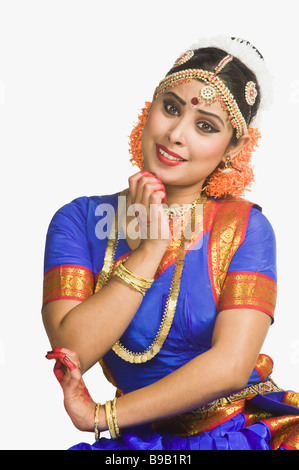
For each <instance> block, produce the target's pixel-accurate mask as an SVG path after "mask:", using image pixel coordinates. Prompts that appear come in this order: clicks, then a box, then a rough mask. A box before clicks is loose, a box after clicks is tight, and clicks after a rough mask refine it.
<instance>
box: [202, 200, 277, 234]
mask: <svg viewBox="0 0 299 470" xmlns="http://www.w3.org/2000/svg"><path fill="white" fill-rule="evenodd" d="M211 203H212V204H213V205H216V206H217V205H218V210H216V211H215V214H216V218H218V219H223V220H224V221H225V220H226V221H227V222H228V221H229V220H230V219H231V220H235V221H237V220H238V221H239V223H240V224H246V225H247V232H250V231H261V232H264V233H268V234H270V233H274V231H273V227H272V225H271V222H270V220H269V219H268V217H267V216H266V215H265V214H264V212H263V208H262V207H261V206H260V205H259V204H257V203H255V202H252V201H251V200H248V199H245V198H234V197H228V198H222V199H212V201H211Z"/></svg>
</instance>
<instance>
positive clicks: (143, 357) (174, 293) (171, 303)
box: [95, 190, 205, 364]
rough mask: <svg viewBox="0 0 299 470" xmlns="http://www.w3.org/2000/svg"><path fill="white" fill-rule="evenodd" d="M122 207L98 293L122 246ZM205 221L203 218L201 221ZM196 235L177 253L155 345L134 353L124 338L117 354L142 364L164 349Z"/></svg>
mask: <svg viewBox="0 0 299 470" xmlns="http://www.w3.org/2000/svg"><path fill="white" fill-rule="evenodd" d="M122 195H126V196H127V195H128V190H126V191H124V192H123V193H122ZM204 200H205V197H203V196H200V197H199V198H198V199H197V200H196V201H195V202H196V203H198V204H200V203H202V202H204ZM194 208H195V204H194V203H193V204H192V207H191V226H192V227H195V210H194ZM118 210H119V208H118V206H117V209H116V214H115V218H114V222H113V224H112V227H111V232H110V234H109V239H108V243H107V248H106V252H105V257H104V264H103V268H102V270H101V273H100V275H99V278H98V281H97V284H96V288H95V292H98V291H99V290H100V289H101V288H102V287H104V285H105V284H106V283H107V282H108V280H109V278H110V276H111V273H112V270H113V266H114V256H115V252H116V248H117V245H118V236H117V235H118ZM201 222H202V221H201ZM193 238H194V237H192V238H191V239H190V240H187V239H186V238H185V237H184V236H182V237H181V242H180V245H179V248H178V250H177V254H176V261H175V268H174V273H173V277H172V281H171V285H170V290H169V294H168V298H167V301H166V305H165V309H164V313H163V316H162V321H161V324H160V327H159V330H158V332H157V335H156V337H155V339H154V341H153V342H152V344H151V345H150V346H149V347H148V348H147V349H146V350H145V351H143V352H132V351H129V350H128V349H127V348H125V347H124V346H123V344H122V343H121V342H120V341H117V342H116V343H115V345H114V346H113V347H112V350H113V351H114V352H115V354H117V355H118V356H119V357H120V358H121V359H123V360H124V361H126V362H130V363H133V364H141V363H144V362H147V361H149V360H151V359H153V357H155V356H156V355H157V354H158V352H159V351H160V349H161V348H162V346H163V344H164V342H165V340H166V338H167V335H168V333H169V330H170V328H171V326H172V323H173V319H174V314H175V310H176V306H177V300H178V296H179V292H180V285H181V277H182V272H183V266H184V260H185V254H186V251H187V249H188V247H189V246H190V245H191V243H192V241H193V240H192V239H193Z"/></svg>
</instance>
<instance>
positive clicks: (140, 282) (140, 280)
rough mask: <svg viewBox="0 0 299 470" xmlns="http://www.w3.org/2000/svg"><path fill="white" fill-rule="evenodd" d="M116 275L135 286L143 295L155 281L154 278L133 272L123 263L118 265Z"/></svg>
mask: <svg viewBox="0 0 299 470" xmlns="http://www.w3.org/2000/svg"><path fill="white" fill-rule="evenodd" d="M115 276H117V277H119V278H120V279H121V280H122V281H124V282H126V283H127V284H128V285H130V286H131V287H133V288H134V289H135V290H137V291H138V292H140V294H142V295H143V296H144V295H145V293H146V291H147V289H149V288H150V287H151V285H152V283H153V282H154V279H147V278H145V277H141V276H138V275H137V274H134V273H132V272H131V271H129V270H128V269H127V268H126V267H125V266H124V265H123V264H122V263H120V265H119V266H118V268H117V270H116V272H115Z"/></svg>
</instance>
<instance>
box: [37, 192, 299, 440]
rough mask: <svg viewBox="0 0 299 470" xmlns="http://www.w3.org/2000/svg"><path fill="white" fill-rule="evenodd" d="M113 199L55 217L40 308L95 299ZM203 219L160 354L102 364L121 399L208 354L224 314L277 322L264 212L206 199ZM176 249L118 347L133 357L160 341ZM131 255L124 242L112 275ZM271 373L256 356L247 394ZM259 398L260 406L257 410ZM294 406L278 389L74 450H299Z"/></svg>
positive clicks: (78, 203) (87, 201) (89, 200)
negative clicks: (249, 312) (258, 315)
mask: <svg viewBox="0 0 299 470" xmlns="http://www.w3.org/2000/svg"><path fill="white" fill-rule="evenodd" d="M119 196H120V193H116V194H112V195H106V196H94V197H81V198H78V199H75V200H74V201H72V202H71V203H69V204H66V205H65V206H63V207H62V208H61V209H59V210H58V211H57V213H56V214H55V215H54V217H53V219H52V221H51V223H50V226H49V230H48V233H47V240H46V248H45V262H44V297H43V304H44V305H45V304H46V303H48V302H51V301H53V300H57V299H77V300H80V301H84V300H85V299H87V298H88V297H89V296H90V295H93V293H94V292H95V291H96V290H97V285H98V282H97V281H98V278H99V275H100V273H101V270H102V268H103V263H104V257H105V252H106V248H107V236H108V233H109V227H108V226H107V227H106V230H107V236H105V237H103V236H102V235H101V234H100V231H99V227H101V229H102V231H103V229H104V228H105V222H106V221H107V219H105V217H107V211H106V212H105V210H103V208H105V207H106V209H107V208H108V209H107V210H108V211H109V210H110V209H113V210H112V213H113V211H116V209H117V205H118V202H119ZM201 220H202V224H200V226H198V227H197V229H196V230H197V231H195V235H194V238H193V244H192V246H191V248H190V249H189V250H188V251H187V253H186V255H185V263H184V268H183V274H182V278H181V284H180V291H179V296H178V301H177V307H176V311H175V316H174V320H173V323H172V326H171V329H170V331H169V334H168V336H167V338H166V341H165V342H164V344H163V346H162V348H161V350H160V351H159V353H158V354H157V355H156V356H155V357H154V358H153V359H151V360H150V361H148V362H146V363H142V364H131V363H129V362H126V361H124V360H123V359H121V358H120V357H119V356H118V355H117V354H115V352H114V351H113V350H111V351H109V352H108V353H107V354H106V356H105V357H104V358H103V359H102V360H101V361H100V363H101V366H102V368H103V370H104V373H105V375H106V377H107V379H108V380H109V381H110V382H111V383H112V384H113V385H115V387H116V393H117V395H122V394H125V393H129V392H130V391H133V390H136V389H139V388H141V387H145V386H147V385H149V384H151V383H153V382H156V381H157V380H159V379H161V378H163V377H165V376H166V375H168V374H169V373H171V372H173V371H174V370H176V369H177V368H179V367H181V366H182V365H184V364H185V363H187V362H188V361H190V360H191V359H192V358H194V357H196V356H197V355H199V354H201V353H203V352H205V351H207V350H208V349H209V348H210V347H211V340H212V334H213V328H214V324H215V320H216V317H217V314H218V313H219V311H221V310H224V309H228V308H230V309H231V308H235V309H242V308H252V309H256V310H261V311H262V312H265V313H266V314H268V315H270V316H271V318H272V321H274V310H275V302H276V243H275V234H274V232H273V229H272V227H271V224H270V223H269V221H268V220H267V218H266V217H265V216H264V215H263V213H262V210H261V208H260V207H259V206H257V205H255V204H252V203H251V202H249V201H246V200H244V199H233V198H227V199H223V200H221V199H220V200H216V199H214V198H207V199H206V201H205V203H204V205H203V209H202V219H201ZM176 223H179V222H178V219H176V218H175V219H173V220H172V222H171V228H172V230H174V225H175V224H176ZM106 225H107V224H106ZM108 225H109V223H108ZM177 249H178V241H177V240H176V239H174V240H173V241H172V243H171V244H170V245H169V247H168V249H167V251H166V252H165V255H164V256H163V258H162V260H161V262H160V265H159V267H158V270H157V273H156V276H155V281H154V283H153V285H152V287H151V288H150V289H149V290H148V291H147V293H146V295H145V297H144V298H143V301H142V303H141V306H140V308H139V310H138V311H137V313H136V314H135V316H134V318H133V320H132V321H131V323H130V325H129V326H128V328H127V330H126V331H125V333H124V334H123V336H122V338H120V340H121V343H122V344H123V345H124V346H125V347H126V348H128V349H129V350H131V351H136V352H138V351H143V350H145V349H147V348H148V346H149V345H150V344H151V343H152V342H153V340H154V339H155V337H156V334H157V331H158V329H159V326H160V323H161V318H162V315H163V312H164V308H165V304H166V300H167V297H168V293H169V288H170V284H171V280H172V276H173V271H174V267H175V254H176V252H177ZM130 253H131V249H130V247H129V245H128V244H127V241H126V238H125V236H124V234H123V233H120V236H119V241H118V244H117V249H116V253H115V256H114V264H113V267H112V268H113V269H114V270H115V269H116V267H117V266H118V264H119V263H120V262H121V261H125V260H126V259H127V257H128V256H129V255H130ZM113 269H112V272H113ZM240 314H241V313H240ZM149 318H150V321H149ZM272 365H273V364H272V360H271V359H270V358H269V357H268V356H267V355H262V354H261V355H260V357H259V359H258V362H257V364H256V367H255V368H254V370H253V371H252V374H251V376H250V378H249V381H248V386H250V385H253V384H256V383H259V382H261V381H265V380H267V379H268V378H269V376H270V374H271V372H272ZM259 397H262V398H261V399H262V400H264V401H263V402H262V403H261V402H259V401H258V399H259ZM96 399H97V398H96ZM97 400H98V401H100V397H99V399H97ZM266 402H267V403H266ZM297 405H298V396H297V394H293V393H291V392H285V391H280V390H279V391H276V392H272V393H267V395H257V396H256V397H251V398H250V399H248V397H246V398H244V397H243V398H242V399H241V401H240V400H239V401H238V402H235V403H232V404H231V406H228V407H227V406H223V407H220V408H218V409H217V410H214V411H213V412H212V413H210V414H209V413H208V414H206V415H205V414H204V415H203V414H198V415H197V414H196V413H194V414H192V413H191V414H188V413H187V414H186V415H183V416H181V417H178V418H177V419H172V420H170V421H169V420H164V421H163V422H161V423H151V424H149V425H146V426H142V427H137V428H134V429H130V430H124V431H123V432H122V437H121V438H120V439H118V440H112V439H106V438H102V439H101V440H100V441H99V442H96V443H95V444H92V443H91V444H88V443H81V444H78V445H75V446H74V447H73V449H81V448H82V449H222V448H223V449H259V448H261V449H273V448H285V449H288V448H290V449H291V448H299V434H298V431H296V429H297V428H298V429H299V427H298V426H299V416H297V412H299V410H298V409H297ZM278 419H280V421H277V420H278ZM267 420H268V421H267ZM271 420H272V421H271ZM273 420H274V421H273ZM290 420H291V425H290ZM293 421H294V423H293ZM286 422H287V424H286ZM286 426H288V429H289V431H288V434H287V436H286V433H285V431H284V429H285V427H286ZM279 436H280V437H279Z"/></svg>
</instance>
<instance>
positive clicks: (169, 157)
mask: <svg viewBox="0 0 299 470" xmlns="http://www.w3.org/2000/svg"><path fill="white" fill-rule="evenodd" d="M156 147H157V157H158V159H159V160H160V161H161V162H162V163H164V164H166V165H169V166H176V165H179V164H180V163H183V162H185V161H186V160H185V159H184V158H182V157H180V156H179V155H177V154H175V153H173V152H171V151H170V150H168V148H166V147H164V146H163V145H157V146H156Z"/></svg>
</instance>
